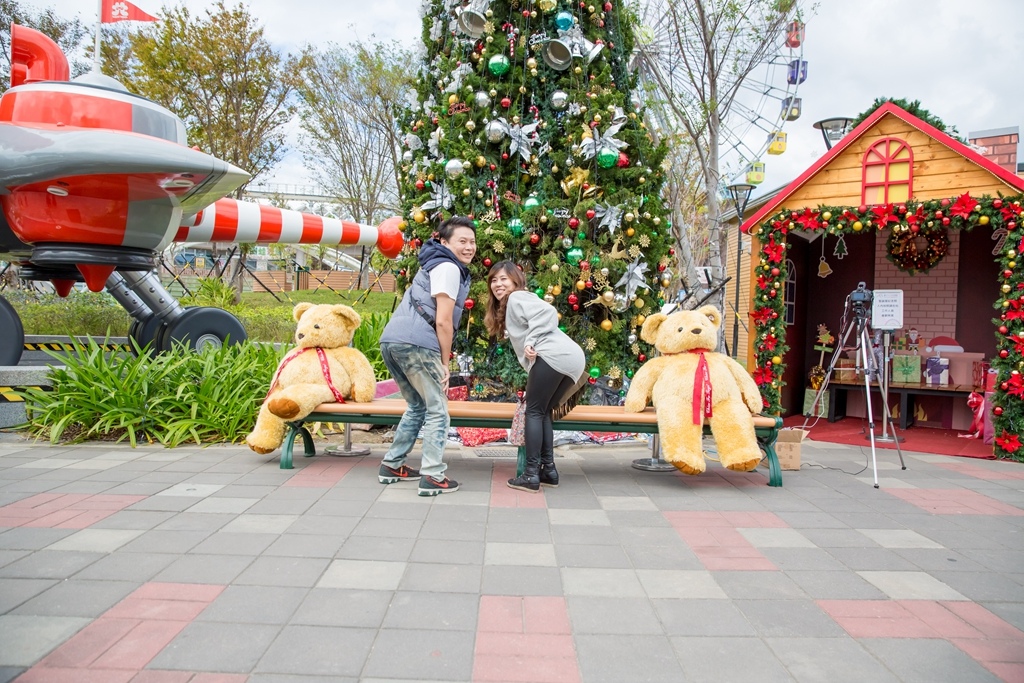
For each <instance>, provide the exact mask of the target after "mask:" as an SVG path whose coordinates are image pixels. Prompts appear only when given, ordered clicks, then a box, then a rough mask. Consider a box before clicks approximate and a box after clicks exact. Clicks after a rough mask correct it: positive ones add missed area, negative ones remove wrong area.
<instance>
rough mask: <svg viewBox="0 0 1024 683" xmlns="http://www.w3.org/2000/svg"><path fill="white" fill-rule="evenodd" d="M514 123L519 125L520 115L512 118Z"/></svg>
mask: <svg viewBox="0 0 1024 683" xmlns="http://www.w3.org/2000/svg"><path fill="white" fill-rule="evenodd" d="M512 123H519V115H518V114H517V115H515V116H513V117H512Z"/></svg>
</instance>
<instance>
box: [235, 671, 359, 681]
mask: <svg viewBox="0 0 1024 683" xmlns="http://www.w3.org/2000/svg"><path fill="white" fill-rule="evenodd" d="M362 681H363V683H369V679H365V678H364V679H362ZM246 683H360V680H359V679H358V678H352V677H349V676H305V675H293V674H265V673H254V674H252V675H250V676H249V677H248V678H247V679H246Z"/></svg>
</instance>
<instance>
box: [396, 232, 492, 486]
mask: <svg viewBox="0 0 1024 683" xmlns="http://www.w3.org/2000/svg"><path fill="white" fill-rule="evenodd" d="M474 255H476V227H475V226H474V225H473V221H472V220H470V219H469V218H466V217H464V216H453V217H452V218H449V219H448V220H446V221H445V222H443V223H441V227H440V228H439V229H438V234H437V238H436V239H434V238H431V239H430V240H428V241H427V242H426V243H425V244H424V245H423V246H422V247H421V248H420V253H419V262H420V269H419V272H417V273H416V276H415V277H414V278H413V279H412V282H411V283H409V287H408V288H407V289H406V290H405V295H404V296H403V297H402V302H401V303H400V304H399V305H398V308H397V309H395V312H394V314H392V316H391V320H390V321H388V324H387V326H386V327H385V328H384V332H383V333H382V334H381V336H380V352H381V356H383V358H384V364H385V365H387V367H388V370H389V371H390V372H391V376H392V377H394V379H395V382H397V383H398V388H399V389H400V390H401V392H402V397H403V398H404V399H405V402H406V403H407V404H408V405H409V408H408V410H406V411H405V414H404V415H402V420H401V422H399V423H398V428H397V429H396V430H395V439H394V441H393V442H392V443H391V448H389V449H388V452H387V453H386V454H385V455H384V460H383V462H381V465H380V471H379V472H378V476H377V479H378V480H379V481H380V483H382V484H393V483H395V482H397V481H405V480H410V479H413V478H417V477H418V478H419V480H420V483H419V495H421V496H436V495H439V494H441V493H452V492H454V491H458V489H459V483H458V482H457V481H454V480H453V479H449V478H448V477H446V476H445V473H444V472H445V469H447V465H445V463H444V447H445V444H446V443H447V442H448V426H449V424H450V418H449V416H448V396H447V390H448V374H449V370H448V365H449V361H450V359H451V352H452V339H453V338H454V336H455V330H457V329H458V328H459V320H460V319H461V318H462V311H463V307H464V306H465V303H466V297H468V296H469V269H468V268H467V267H466V266H468V265H469V263H470V261H472V260H473V256H474ZM421 428H422V430H423V453H422V455H421V456H420V469H419V471H417V470H414V469H411V468H410V467H408V466H407V465H406V464H405V459H406V457H407V456H408V455H409V452H410V451H411V450H412V447H413V446H414V445H415V444H416V435H417V434H419V433H420V429H421Z"/></svg>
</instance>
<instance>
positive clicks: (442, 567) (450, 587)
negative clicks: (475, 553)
mask: <svg viewBox="0 0 1024 683" xmlns="http://www.w3.org/2000/svg"><path fill="white" fill-rule="evenodd" d="M482 577H483V568H482V567H481V566H480V565H468V564H437V563H430V564H427V563H419V562H410V563H409V564H408V565H407V566H406V569H405V574H404V575H403V577H402V580H401V583H399V586H398V588H399V590H403V591H432V592H435V593H472V594H474V595H477V594H479V593H480V585H481V580H482Z"/></svg>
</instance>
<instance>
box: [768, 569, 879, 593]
mask: <svg viewBox="0 0 1024 683" xmlns="http://www.w3.org/2000/svg"><path fill="white" fill-rule="evenodd" d="M786 575H787V576H789V578H790V579H792V581H793V583H794V584H795V585H797V586H799V588H800V590H802V591H803V592H804V593H805V594H807V595H808V596H810V597H811V598H813V599H814V600H884V599H885V594H884V593H882V591H880V590H878V588H877V587H876V586H874V585H873V584H871V583H870V582H868V581H865V580H864V579H863V578H862V577H861V576H860V575H858V574H856V573H855V572H847V571H819V570H808V571H793V570H790V571H787V572H786ZM748 597H755V596H752V595H751V596H748Z"/></svg>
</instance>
